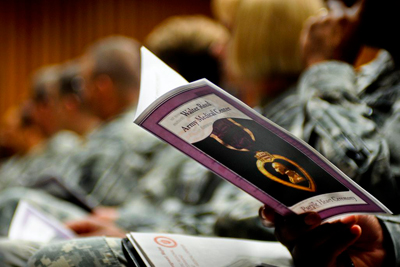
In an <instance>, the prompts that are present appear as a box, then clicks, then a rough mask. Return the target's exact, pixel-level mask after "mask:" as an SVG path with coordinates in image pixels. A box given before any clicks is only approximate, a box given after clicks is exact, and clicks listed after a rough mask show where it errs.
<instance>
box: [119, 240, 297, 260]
mask: <svg viewBox="0 0 400 267" xmlns="http://www.w3.org/2000/svg"><path fill="white" fill-rule="evenodd" d="M122 245H123V251H124V254H125V257H126V258H127V260H128V261H129V263H130V265H131V266H135V267H151V266H157V267H171V266H176V267H188V266H193V267H200V266H204V267H209V266H213V267H274V266H294V265H293V262H292V257H291V255H290V253H289V251H288V250H287V249H286V248H285V247H284V246H283V245H282V244H280V243H278V242H267V241H254V240H245V239H233V238H214V237H198V236H187V235H176V234H153V233H129V234H128V235H127V238H125V239H123V241H122Z"/></svg>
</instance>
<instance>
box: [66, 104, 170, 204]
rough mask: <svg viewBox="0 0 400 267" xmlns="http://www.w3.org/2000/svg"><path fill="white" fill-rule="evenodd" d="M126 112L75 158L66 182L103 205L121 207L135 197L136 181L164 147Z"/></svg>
mask: <svg viewBox="0 0 400 267" xmlns="http://www.w3.org/2000/svg"><path fill="white" fill-rule="evenodd" d="M134 111H135V109H134V108H132V109H129V110H128V111H126V112H125V113H123V114H120V115H119V116H117V117H115V118H114V119H112V120H111V121H109V122H107V123H105V124H104V125H102V126H100V127H98V129H97V130H96V131H94V132H93V133H92V134H90V135H89V136H88V138H87V139H88V141H87V143H86V144H85V145H84V148H83V150H82V151H80V152H79V153H78V154H77V155H76V157H75V158H74V161H75V163H72V164H71V165H72V166H75V168H71V170H70V171H69V172H68V173H66V175H65V176H66V180H67V181H68V182H69V183H70V184H72V186H77V187H78V188H80V189H82V190H83V191H85V192H86V193H87V194H88V195H89V196H91V197H92V198H94V199H96V200H97V201H98V202H99V203H101V204H102V205H108V206H112V205H121V204H122V203H123V202H125V201H127V200H129V199H130V198H132V197H135V195H136V194H137V192H138V191H137V182H138V181H137V179H138V178H139V177H141V176H142V175H143V174H144V173H145V172H146V171H147V170H148V169H149V167H150V165H149V162H151V157H152V156H153V154H154V153H155V152H157V151H158V149H159V148H160V147H162V146H164V143H162V142H161V141H159V140H158V139H157V138H155V137H153V136H151V135H150V134H149V133H147V132H146V131H144V130H143V129H141V128H140V127H138V126H137V125H134V124H133V118H134V114H135V112H134Z"/></svg>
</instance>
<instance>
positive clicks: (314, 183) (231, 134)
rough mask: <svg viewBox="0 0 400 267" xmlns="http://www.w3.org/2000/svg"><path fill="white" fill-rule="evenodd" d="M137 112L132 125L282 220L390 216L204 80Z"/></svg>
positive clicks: (307, 149)
mask: <svg viewBox="0 0 400 267" xmlns="http://www.w3.org/2000/svg"><path fill="white" fill-rule="evenodd" d="M142 71H143V70H142ZM142 77H143V73H142ZM148 89H149V88H146V90H148ZM139 105H140V100H139ZM139 113H140V114H137V118H136V119H135V123H136V124H138V125H139V126H141V127H143V128H144V129H146V130H148V131H149V132H151V133H153V134H154V135H156V136H157V137H159V138H160V139H162V140H164V141H166V142H167V143H169V144H171V145H172V146H174V147H176V148H177V149H178V150H180V151H182V152H183V153H185V154H186V155H188V156H189V157H191V158H193V159H194V160H196V161H198V162H199V163H201V164H202V165H204V166H205V167H207V168H208V169H210V170H211V171H213V172H214V173H216V174H218V175H219V176H221V177H222V178H224V179H226V180H227V181H229V182H231V183H233V184H234V185H236V186H237V187H239V188H241V189H242V190H244V191H246V192H247V193H248V194H250V195H252V196H253V197H255V198H256V199H258V200H260V201H261V202H262V203H265V204H267V205H269V206H271V207H272V208H274V209H275V210H276V211H277V212H278V213H279V214H281V215H289V214H293V213H296V214H301V213H304V212H307V211H315V212H318V213H319V214H320V216H321V218H322V219H328V218H332V217H335V216H339V215H343V214H348V213H390V211H389V210H388V209H387V208H386V207H385V206H384V205H383V204H381V203H380V202H379V201H378V200H376V199H375V198H374V197H373V196H372V195H370V194H369V193H368V192H366V191H365V190H363V189H362V188H361V187H360V186H358V185H357V184H356V183H355V182H353V181H352V180H351V179H350V178H348V177H347V176H346V175H345V174H344V173H342V172H341V171H340V170H339V169H338V168H336V167H335V166H334V165H333V164H332V163H330V162H329V161H328V160H327V159H325V158H324V157H323V156H322V155H320V154H319V153H318V152H317V151H316V150H314V149H313V148H312V147H311V146H309V145H308V144H306V143H305V142H304V141H302V140H300V139H298V138H296V137H294V136H293V135H292V134H290V133H289V132H287V131H286V130H284V129H283V128H281V127H279V126H278V125H276V124H274V123H273V122H271V121H269V120H268V119H266V118H265V117H263V116H262V115H260V114H258V113H257V112H255V111H254V110H253V109H251V108H250V107H248V106H247V105H246V104H244V103H243V102H241V101H240V100H238V99H236V98H234V97H233V96H231V95H230V94H228V93H227V92H225V91H224V90H222V89H220V88H219V87H217V86H216V85H214V84H212V83H211V82H209V81H207V80H205V79H203V80H199V81H196V82H192V83H190V84H187V85H183V86H180V87H177V88H175V89H173V90H169V91H168V92H167V93H164V94H163V95H162V96H161V97H159V98H157V100H155V101H154V102H152V103H151V104H150V105H148V106H147V108H145V109H144V111H142V112H139Z"/></svg>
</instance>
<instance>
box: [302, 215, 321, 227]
mask: <svg viewBox="0 0 400 267" xmlns="http://www.w3.org/2000/svg"><path fill="white" fill-rule="evenodd" d="M320 221H321V218H320V217H319V215H318V214H317V213H310V214H308V215H307V216H306V217H305V218H304V223H305V224H307V225H310V226H312V225H315V224H318V223H320Z"/></svg>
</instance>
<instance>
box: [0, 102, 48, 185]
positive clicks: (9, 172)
mask: <svg viewBox="0 0 400 267" xmlns="http://www.w3.org/2000/svg"><path fill="white" fill-rule="evenodd" d="M32 111H33V105H32V102H30V101H27V102H24V103H23V104H22V105H21V106H19V107H14V108H12V109H11V110H9V111H8V112H6V115H5V117H4V120H3V122H2V128H1V134H0V142H1V145H0V146H1V149H5V150H6V151H9V152H10V155H9V157H7V158H6V160H5V161H4V163H3V165H0V188H5V187H7V184H8V183H10V182H12V178H15V177H19V176H20V175H21V174H22V173H23V170H24V167H23V166H24V165H25V163H26V161H27V158H29V154H30V153H34V150H35V147H37V146H38V145H39V144H40V143H41V142H43V141H44V136H43V134H42V131H41V130H40V129H39V127H38V126H37V125H36V124H35V123H34V121H33V118H32ZM10 177H11V179H9V178H10Z"/></svg>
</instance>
